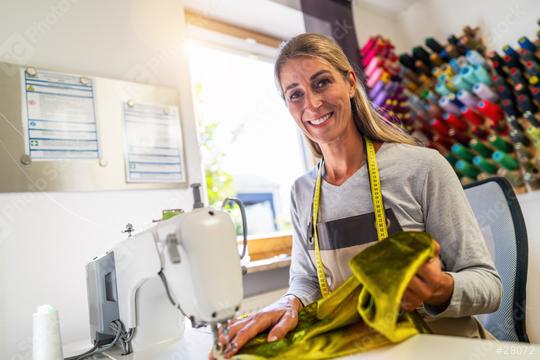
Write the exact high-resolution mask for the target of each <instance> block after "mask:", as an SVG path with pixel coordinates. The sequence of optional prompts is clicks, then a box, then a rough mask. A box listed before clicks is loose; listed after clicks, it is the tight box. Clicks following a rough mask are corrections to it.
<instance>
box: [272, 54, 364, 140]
mask: <svg viewBox="0 0 540 360" xmlns="http://www.w3.org/2000/svg"><path fill="white" fill-rule="evenodd" d="M279 81H280V85H281V89H282V91H283V94H284V97H285V103H286V104H287V107H288V109H289V112H290V113H291V115H292V116H293V118H294V120H295V121H296V123H297V124H298V126H299V127H300V129H302V131H303V132H304V134H305V135H306V136H307V137H308V138H309V139H310V140H312V141H314V142H316V143H317V144H319V146H322V147H324V146H325V145H330V144H334V143H336V142H339V141H340V140H342V139H344V138H345V136H346V135H347V134H350V133H349V132H350V131H352V132H354V133H356V132H357V131H356V128H355V125H354V121H353V117H352V110H351V98H352V97H353V95H354V91H355V86H356V78H355V75H354V74H353V73H352V72H350V73H349V74H348V76H347V78H345V77H343V75H342V74H341V73H340V72H338V71H337V70H336V69H335V68H334V67H333V66H331V65H330V64H329V63H327V62H326V61H323V60H319V59H318V58H314V57H310V56H298V57H295V58H292V59H290V60H288V61H287V62H286V63H285V64H284V65H283V67H282V68H281V71H280V73H279Z"/></svg>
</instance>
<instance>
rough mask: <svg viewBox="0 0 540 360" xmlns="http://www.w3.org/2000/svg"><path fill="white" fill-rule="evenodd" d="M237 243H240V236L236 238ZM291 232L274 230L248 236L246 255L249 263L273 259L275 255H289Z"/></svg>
mask: <svg viewBox="0 0 540 360" xmlns="http://www.w3.org/2000/svg"><path fill="white" fill-rule="evenodd" d="M238 245H240V246H241V245H242V238H241V237H239V238H238ZM291 246H292V234H291V232H275V233H272V234H257V235H251V236H248V249H247V252H248V255H249V258H250V260H251V261H250V263H252V262H255V261H260V260H269V259H275V258H276V257H281V259H283V257H284V256H286V257H289V258H290V256H291ZM289 262H290V260H289Z"/></svg>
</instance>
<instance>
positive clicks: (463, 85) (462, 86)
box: [452, 74, 473, 91]
mask: <svg viewBox="0 0 540 360" xmlns="http://www.w3.org/2000/svg"><path fill="white" fill-rule="evenodd" d="M452 84H454V86H455V87H456V88H457V89H458V90H469V91H471V90H472V87H473V84H471V83H470V82H468V81H467V80H465V79H464V78H463V77H462V76H461V75H460V74H458V75H455V76H454V77H453V78H452Z"/></svg>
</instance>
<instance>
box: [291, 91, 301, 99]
mask: <svg viewBox="0 0 540 360" xmlns="http://www.w3.org/2000/svg"><path fill="white" fill-rule="evenodd" d="M300 96H302V92H301V91H295V92H293V93H292V94H290V95H289V100H296V99H298V98H299V97H300Z"/></svg>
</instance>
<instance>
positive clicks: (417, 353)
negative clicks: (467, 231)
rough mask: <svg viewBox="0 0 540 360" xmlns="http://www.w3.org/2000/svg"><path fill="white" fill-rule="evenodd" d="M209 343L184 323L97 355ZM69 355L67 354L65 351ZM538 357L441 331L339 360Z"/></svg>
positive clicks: (143, 358) (199, 354)
mask: <svg viewBox="0 0 540 360" xmlns="http://www.w3.org/2000/svg"><path fill="white" fill-rule="evenodd" d="M211 346H212V335H211V333H210V329H209V328H202V329H193V328H191V327H190V326H189V325H186V332H185V336H184V338H183V339H182V340H181V341H178V342H172V343H165V344H161V345H159V346H156V347H155V348H152V349H149V350H146V351H143V352H139V353H136V354H130V355H127V356H121V355H119V352H118V351H113V352H108V353H106V354H103V355H101V356H99V357H97V358H98V359H111V360H171V359H182V360H184V359H186V360H188V359H189V360H206V359H208V350H209V349H210V347H211ZM66 355H70V354H66ZM517 358H519V359H522V360H528V359H531V360H533V359H539V358H540V345H530V344H523V343H510V342H498V341H490V340H478V339H467V338H457V337H450V336H440V335H423V334H422V335H417V336H414V337H412V338H410V339H408V340H406V341H404V342H402V343H400V344H396V345H390V346H385V347H383V348H380V349H375V350H372V351H369V352H366V353H359V354H355V355H351V356H347V357H343V358H340V359H341V360H354V359H361V360H395V359H400V360H423V359H425V360H432V359H437V360H455V359H463V360H466V359H474V360H483V359H485V360H492V359H497V360H499V359H500V360H506V359H517Z"/></svg>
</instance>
